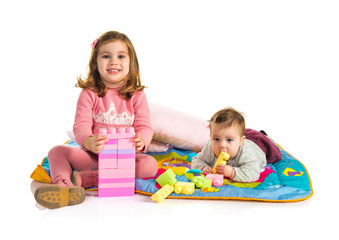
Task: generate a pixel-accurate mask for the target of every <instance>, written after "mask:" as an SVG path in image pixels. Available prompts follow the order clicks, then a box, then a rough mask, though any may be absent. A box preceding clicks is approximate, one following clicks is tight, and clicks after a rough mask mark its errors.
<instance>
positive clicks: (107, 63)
mask: <svg viewBox="0 0 339 240" xmlns="http://www.w3.org/2000/svg"><path fill="white" fill-rule="evenodd" d="M97 64H98V71H99V73H100V77H101V79H102V81H103V82H104V84H105V85H106V86H107V87H119V86H122V85H124V84H125V82H126V81H127V75H128V73H129V64H130V58H129V55H128V49H127V46H126V44H124V43H123V42H121V41H114V42H110V43H107V44H105V45H103V46H101V47H100V49H99V54H98V59H97Z"/></svg>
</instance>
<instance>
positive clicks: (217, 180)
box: [206, 174, 224, 187]
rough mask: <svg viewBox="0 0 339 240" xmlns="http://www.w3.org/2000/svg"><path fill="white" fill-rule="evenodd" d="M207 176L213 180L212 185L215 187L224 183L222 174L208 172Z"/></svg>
mask: <svg viewBox="0 0 339 240" xmlns="http://www.w3.org/2000/svg"><path fill="white" fill-rule="evenodd" d="M206 177H207V178H209V179H211V180H212V185H213V186H214V187H220V186H222V184H223V183H224V176H223V175H220V174H207V175H206Z"/></svg>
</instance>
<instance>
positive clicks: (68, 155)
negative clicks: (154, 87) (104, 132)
mask: <svg viewBox="0 0 339 240" xmlns="http://www.w3.org/2000/svg"><path fill="white" fill-rule="evenodd" d="M91 46H92V53H91V57H90V61H89V65H88V66H89V73H88V75H87V77H86V78H85V79H83V78H82V77H81V76H79V77H78V83H77V84H76V86H77V87H80V88H82V89H83V90H82V92H81V93H80V96H79V99H78V103H77V108H76V114H75V121H74V126H73V132H74V136H75V139H76V141H77V143H78V144H79V145H80V146H81V148H76V147H69V146H56V147H54V148H52V149H51V150H50V152H49V153H48V160H49V164H50V170H51V179H52V182H51V183H52V185H47V186H42V187H40V188H38V189H37V190H36V192H35V198H36V201H37V202H38V203H39V204H41V205H43V206H45V207H47V208H57V207H62V206H66V205H75V204H79V203H81V202H83V201H84V199H85V195H86V194H85V191H84V188H88V187H97V186H98V171H97V170H93V169H96V168H97V166H98V153H99V152H101V150H102V149H103V147H104V144H105V143H106V142H107V138H106V137H105V136H101V135H98V129H99V128H106V129H109V128H112V127H117V126H133V127H134V129H135V132H136V138H135V139H133V141H134V143H135V147H136V151H137V152H139V153H138V154H136V170H135V172H136V174H135V175H136V176H135V177H136V178H145V177H153V176H154V175H155V174H156V172H157V169H158V167H157V163H156V161H155V159H154V158H153V157H151V156H148V155H146V154H142V153H141V152H143V151H144V150H145V149H146V148H147V146H148V145H149V143H150V141H151V139H152V136H153V130H152V126H151V122H150V114H149V108H148V103H147V99H146V96H145V93H144V91H143V89H144V88H145V87H144V86H142V85H141V81H140V72H139V64H138V59H137V55H136V53H135V50H134V47H133V45H132V42H131V41H130V39H129V38H128V37H127V36H126V35H124V34H123V33H119V32H116V31H110V32H106V33H104V34H103V35H101V36H100V37H99V38H98V39H97V40H95V41H94V42H93V43H92V45H91ZM73 170H76V171H74V173H73ZM72 173H73V174H72ZM46 196H57V197H55V198H52V199H53V201H52V200H50V199H49V200H48V197H46Z"/></svg>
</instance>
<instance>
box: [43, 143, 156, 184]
mask: <svg viewBox="0 0 339 240" xmlns="http://www.w3.org/2000/svg"><path fill="white" fill-rule="evenodd" d="M48 161H49V165H50V170H51V178H52V180H53V179H54V178H55V177H57V176H58V175H60V176H61V177H62V178H63V179H66V180H71V176H72V172H73V170H78V171H81V170H93V169H96V168H97V167H98V155H96V154H94V153H91V152H86V151H85V150H83V149H80V148H77V147H71V146H56V147H54V148H52V149H51V150H50V151H49V153H48ZM135 165H136V166H135V177H136V178H146V177H153V176H155V174H156V173H157V171H158V165H157V162H156V160H155V159H154V158H153V157H151V156H149V155H146V154H141V153H137V154H136V160H135Z"/></svg>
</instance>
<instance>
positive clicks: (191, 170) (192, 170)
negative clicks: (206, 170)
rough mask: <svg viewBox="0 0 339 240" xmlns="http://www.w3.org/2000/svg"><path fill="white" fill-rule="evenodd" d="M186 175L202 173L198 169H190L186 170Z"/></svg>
mask: <svg viewBox="0 0 339 240" xmlns="http://www.w3.org/2000/svg"><path fill="white" fill-rule="evenodd" d="M186 173H195V174H201V173H202V171H201V170H200V169H194V168H192V169H190V170H188V171H187V172H186Z"/></svg>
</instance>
